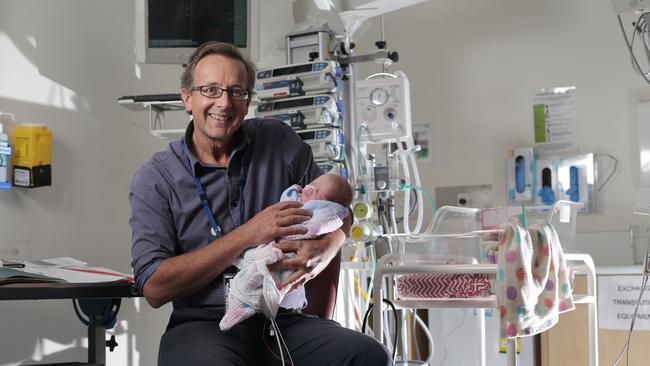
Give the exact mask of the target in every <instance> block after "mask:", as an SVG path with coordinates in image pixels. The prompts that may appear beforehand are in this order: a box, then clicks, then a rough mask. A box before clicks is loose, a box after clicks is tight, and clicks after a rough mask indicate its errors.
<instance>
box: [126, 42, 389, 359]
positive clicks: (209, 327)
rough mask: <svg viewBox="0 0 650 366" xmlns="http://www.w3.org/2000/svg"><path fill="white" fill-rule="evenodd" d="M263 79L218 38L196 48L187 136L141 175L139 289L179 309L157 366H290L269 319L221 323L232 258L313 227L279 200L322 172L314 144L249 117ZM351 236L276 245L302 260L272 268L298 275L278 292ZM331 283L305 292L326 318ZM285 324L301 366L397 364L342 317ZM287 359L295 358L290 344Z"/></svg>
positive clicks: (136, 196)
mask: <svg viewBox="0 0 650 366" xmlns="http://www.w3.org/2000/svg"><path fill="white" fill-rule="evenodd" d="M254 83H255V67H254V66H253V65H252V64H251V63H250V62H248V61H247V60H245V59H244V58H243V57H242V56H241V54H240V53H239V52H238V50H237V49H236V48H235V47H233V46H231V45H228V44H224V43H217V42H210V43H206V44H204V45H202V46H201V47H199V48H197V50H196V51H195V52H194V54H193V55H192V56H191V57H190V59H189V62H188V64H187V67H186V69H185V71H184V73H183V76H182V78H181V95H182V98H183V103H184V105H185V109H186V110H187V112H188V113H190V114H191V115H192V122H191V123H190V124H189V125H188V127H187V130H186V133H185V137H184V138H182V139H181V140H179V141H174V142H172V143H170V145H169V148H168V149H167V150H166V151H163V152H159V153H156V154H155V155H154V156H153V157H152V158H151V159H150V160H149V161H147V162H146V163H145V164H144V165H143V166H142V167H141V168H140V169H139V170H138V172H137V173H136V175H135V177H134V179H133V183H132V186H131V192H130V194H129V200H130V203H131V208H132V213H131V217H130V220H129V223H130V225H131V228H132V230H133V244H132V257H133V260H132V266H133V269H134V273H135V277H136V287H137V288H138V290H139V291H141V292H142V294H143V295H144V297H145V298H146V299H147V301H148V302H149V304H151V306H153V307H159V306H161V305H163V304H165V303H167V302H169V301H172V303H173V305H174V310H173V312H172V315H171V318H170V322H169V325H168V326H167V330H166V332H165V334H164V335H163V337H162V340H161V342H160V350H159V355H158V363H159V365H181V364H182V365H203V364H205V365H208V364H209V365H215V364H219V365H227V364H233V365H280V364H282V360H281V359H280V357H279V355H280V354H281V352H280V349H278V343H279V342H277V341H276V337H277V335H271V333H272V332H271V331H270V325H269V324H268V322H267V320H266V319H265V318H264V316H263V315H260V314H257V315H255V316H253V317H251V318H249V319H247V320H246V321H244V322H242V323H240V324H238V325H237V326H235V327H233V328H232V329H230V330H229V331H227V332H222V331H220V330H219V326H218V323H219V321H220V319H221V318H222V317H223V314H224V312H225V308H224V305H225V291H226V286H225V282H224V278H226V277H228V276H230V275H231V273H230V270H229V268H230V266H231V264H232V262H233V261H234V260H235V259H236V258H237V257H238V256H240V255H241V254H242V253H243V252H244V251H245V250H246V249H248V248H250V247H254V246H257V245H259V244H261V243H267V242H269V241H271V240H274V239H276V238H278V237H281V236H286V235H293V234H304V233H305V232H306V229H304V228H301V227H292V225H294V224H298V223H301V222H304V221H306V220H308V219H309V217H310V215H309V212H308V211H306V210H303V209H301V208H300V207H301V206H302V204H301V203H299V202H291V201H286V202H280V203H277V204H273V202H276V201H277V199H278V197H280V194H281V192H282V191H283V190H284V189H285V188H287V187H289V186H290V185H292V184H300V185H305V184H307V183H309V182H310V181H311V180H313V179H314V178H316V177H317V176H318V175H319V174H320V172H319V171H318V168H317V166H316V164H315V163H314V161H313V158H312V154H311V150H310V149H309V146H308V145H307V144H305V143H304V142H302V141H301V140H300V138H299V137H298V136H297V135H296V134H295V133H294V132H293V130H291V128H289V127H288V126H286V125H284V124H283V123H281V122H278V121H274V120H261V119H253V120H247V121H244V117H245V115H246V112H247V109H248V105H249V103H250V97H251V94H252V91H253V89H254ZM347 226H348V227H349V222H348V223H347ZM344 239H345V233H344V231H343V230H341V229H339V230H336V231H334V232H332V233H330V234H327V235H324V236H323V237H321V238H318V239H314V240H302V241H287V242H283V243H281V244H277V247H278V248H280V249H282V250H283V251H285V252H295V253H296V254H297V255H296V257H294V258H291V259H286V260H283V261H280V262H278V263H277V264H276V265H275V266H274V267H273V268H272V270H280V269H291V270H294V273H293V274H292V275H290V276H289V278H287V280H286V281H284V282H283V283H282V284H280V287H283V288H284V287H286V286H292V287H293V286H297V285H300V284H302V283H304V282H305V281H307V280H309V279H311V278H313V277H314V276H316V275H317V274H318V273H319V272H321V271H323V269H324V268H325V267H326V266H327V265H328V263H330V261H332V259H333V258H335V257H336V255H337V253H338V251H339V249H340V248H341V245H342V243H343V241H344ZM326 272H327V270H325V272H323V274H325V273H326ZM323 278H324V277H323V276H319V277H317V278H315V279H314V281H311V282H310V283H308V284H307V285H308V288H307V297H308V299H309V300H310V302H312V306H313V305H317V306H318V305H320V306H321V313H322V314H321V315H323V313H325V314H324V315H329V314H326V313H327V312H328V311H330V312H331V308H329V309H327V308H325V309H323V308H322V305H323V304H322V303H320V302H319V301H318V300H316V301H315V300H314V297H315V296H314V295H319V293H318V292H316V291H314V286H316V285H318V284H319V283H325V284H327V279H323ZM310 284H311V287H310V286H309V285H310ZM330 290H331V281H330ZM321 295H322V294H321ZM307 310H309V308H308V309H307ZM276 321H277V324H278V325H279V329H280V333H281V335H282V337H283V338H284V341H285V342H286V344H287V348H288V350H289V353H290V354H291V357H292V360H293V364H294V365H321V364H322V365H326V364H328V365H373V366H375V365H386V364H390V363H391V361H390V357H389V356H388V354H387V351H386V349H385V348H384V347H383V346H382V345H380V344H379V343H377V342H376V341H375V340H374V339H372V338H370V337H367V336H365V335H362V334H359V333H357V332H354V331H351V330H348V329H345V328H342V327H340V326H339V325H338V324H336V323H335V322H332V321H329V320H323V319H318V318H316V317H313V316H308V315H304V314H299V313H294V312H288V311H287V312H280V313H279V314H278V316H277V317H276ZM282 353H283V354H284V355H285V356H284V357H285V358H286V357H287V356H286V353H287V352H286V349H283V350H282Z"/></svg>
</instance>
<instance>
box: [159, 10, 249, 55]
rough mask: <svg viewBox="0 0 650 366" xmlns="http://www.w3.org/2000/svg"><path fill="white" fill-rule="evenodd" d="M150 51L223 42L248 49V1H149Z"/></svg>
mask: <svg viewBox="0 0 650 366" xmlns="http://www.w3.org/2000/svg"><path fill="white" fill-rule="evenodd" d="M147 1H148V3H147V4H148V16H149V21H148V26H149V40H148V41H149V47H150V48H173V47H196V46H198V45H200V44H202V43H205V42H208V41H222V42H228V43H232V44H233V45H235V46H237V47H240V48H245V47H247V45H246V31H247V30H246V29H247V28H246V22H247V16H246V10H247V9H246V1H247V0H147Z"/></svg>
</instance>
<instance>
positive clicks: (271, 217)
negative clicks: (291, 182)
mask: <svg viewBox="0 0 650 366" xmlns="http://www.w3.org/2000/svg"><path fill="white" fill-rule="evenodd" d="M300 207H302V203H300V202H297V201H284V202H279V203H276V204H274V205H272V206H269V207H267V208H265V209H264V210H263V211H261V212H259V213H258V214H257V215H255V216H253V218H251V219H250V220H248V222H246V223H245V224H244V225H241V226H239V227H238V228H237V229H236V231H239V232H240V233H242V234H243V235H245V236H246V237H247V238H248V240H247V241H248V242H249V243H250V245H251V246H254V245H258V244H262V243H268V242H270V241H273V240H276V239H277V238H279V237H281V236H286V235H294V234H305V233H307V228H305V227H303V226H294V227H292V226H291V225H295V224H300V223H302V222H305V221H307V220H309V219H310V218H311V212H309V211H308V210H305V209H302V208H300Z"/></svg>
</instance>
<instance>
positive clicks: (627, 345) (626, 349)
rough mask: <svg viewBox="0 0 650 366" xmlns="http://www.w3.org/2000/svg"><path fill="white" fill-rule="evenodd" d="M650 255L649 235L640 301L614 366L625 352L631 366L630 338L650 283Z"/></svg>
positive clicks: (627, 361)
mask: <svg viewBox="0 0 650 366" xmlns="http://www.w3.org/2000/svg"><path fill="white" fill-rule="evenodd" d="M649 254H650V235H648V243H647V244H646V248H645V259H644V266H643V267H644V271H643V279H642V280H641V289H640V290H639V300H638V301H637V302H636V306H635V307H634V313H633V316H632V321H631V322H630V330H629V331H628V333H627V340H626V341H625V344H623V348H622V349H621V352H620V353H619V354H618V357H616V361H614V363H613V364H612V366H616V365H618V362H619V361H620V359H621V357H622V356H623V352H627V357H626V362H625V364H626V366H627V365H629V364H630V363H629V352H630V338H631V337H632V331H633V330H634V322H635V321H636V316H637V313H638V311H639V304H641V299H642V298H643V293H644V292H645V287H646V285H647V283H648V272H647V267H648V266H647V261H648V255H649Z"/></svg>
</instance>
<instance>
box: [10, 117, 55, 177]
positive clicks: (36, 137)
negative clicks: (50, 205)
mask: <svg viewBox="0 0 650 366" xmlns="http://www.w3.org/2000/svg"><path fill="white" fill-rule="evenodd" d="M50 185H52V132H51V131H50V129H49V128H47V126H45V125H43V124H35V123H25V124H21V125H19V126H17V127H16V128H14V186H18V187H30V188H32V187H42V186H50Z"/></svg>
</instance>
